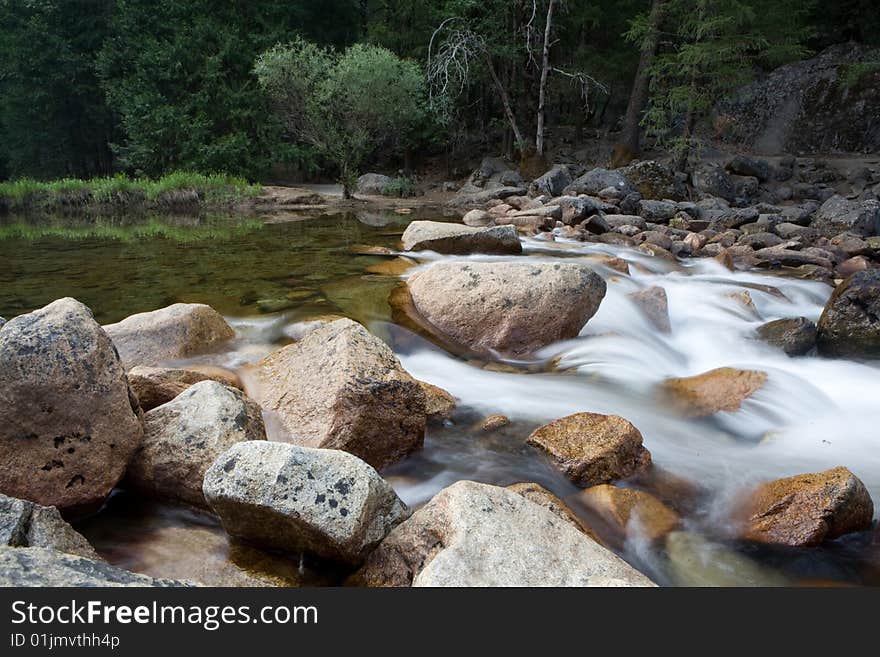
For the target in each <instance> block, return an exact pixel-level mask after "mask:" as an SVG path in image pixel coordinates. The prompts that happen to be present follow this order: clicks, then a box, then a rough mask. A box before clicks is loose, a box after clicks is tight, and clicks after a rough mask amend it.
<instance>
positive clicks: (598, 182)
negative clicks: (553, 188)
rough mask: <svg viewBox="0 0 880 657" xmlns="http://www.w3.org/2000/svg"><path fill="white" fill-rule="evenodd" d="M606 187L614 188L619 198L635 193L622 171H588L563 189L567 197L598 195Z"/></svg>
mask: <svg viewBox="0 0 880 657" xmlns="http://www.w3.org/2000/svg"><path fill="white" fill-rule="evenodd" d="M606 187H614V188H615V189H616V190H617V191H618V192H619V193H620V196H621V197H625V196H626V195H627V194H630V193H632V192H634V191H636V189H635V187H633V185H632V183H630V181H629V180H627V179H626V176H625V175H624V174H623V172H622V171H618V170H610V169H601V168H599V169H593V170H591V171H588V172H587V173H585V174H584V175H582V176H581V177H580V178H577V179H576V180H575V181H574V182H572V183H571V184H570V185H569V186H568V187H566V188H565V193H566V194H569V195H578V194H593V195H598V194H599V192H601V191H602V190H603V189H605V188H606Z"/></svg>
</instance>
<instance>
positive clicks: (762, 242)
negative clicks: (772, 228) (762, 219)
mask: <svg viewBox="0 0 880 657" xmlns="http://www.w3.org/2000/svg"><path fill="white" fill-rule="evenodd" d="M762 227H763V226H762ZM782 242H783V240H782V238H781V237H779V236H778V235H774V234H773V233H767V232H758V233H752V234H746V235H743V236H742V237H740V238H739V239H738V240H737V243H738V244H742V245H743V246H750V247H752V248H753V249H766V248H768V247H771V246H778V245H779V244H782Z"/></svg>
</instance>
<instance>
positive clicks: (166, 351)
mask: <svg viewBox="0 0 880 657" xmlns="http://www.w3.org/2000/svg"><path fill="white" fill-rule="evenodd" d="M104 330H105V331H106V332H107V335H109V336H110V338H111V339H112V340H113V344H115V345H116V349H117V350H119V356H120V358H122V363H123V364H124V365H125V368H126V369H131V368H132V367H135V366H136V365H159V364H161V363H163V362H165V361H171V360H175V359H177V358H183V357H185V356H191V355H194V354H197V353H199V352H202V351H207V350H209V349H211V348H212V347H214V346H216V345H217V344H219V343H222V342H225V341H226V340H229V339H231V338H233V337H235V331H233V330H232V328H231V327H230V326H229V324H227V323H226V320H225V319H223V317H222V316H221V315H220V313H218V312H217V311H216V310H214V309H213V308H211V307H210V306H206V305H204V304H201V303H175V304H174V305H171V306H168V307H166V308H160V309H159V310H154V311H152V312H147V313H138V314H136V315H132V316H130V317H126V318H125V319H123V320H122V321H121V322H117V323H116V324H108V325H107V326H105V327H104Z"/></svg>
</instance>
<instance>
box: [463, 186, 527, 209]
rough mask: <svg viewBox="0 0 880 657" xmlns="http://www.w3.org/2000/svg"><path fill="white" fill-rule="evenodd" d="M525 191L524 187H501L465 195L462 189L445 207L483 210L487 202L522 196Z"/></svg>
mask: <svg viewBox="0 0 880 657" xmlns="http://www.w3.org/2000/svg"><path fill="white" fill-rule="evenodd" d="M527 191H528V190H527V189H526V188H525V187H512V186H503V187H497V188H495V189H487V190H484V191H480V192H476V193H465V192H466V190H465V189H464V188H462V190H461V192H460V193H459V194H458V195H457V196H456V197H455V198H454V199H452V200H451V201H449V202H448V203H447V205H450V206H452V207H457V208H477V209H483V208H484V207H485V206H486V204H487V203H488V202H489V201H494V200H496V199H505V198H507V197H509V196H522V195H523V194H525V193H526V192H527Z"/></svg>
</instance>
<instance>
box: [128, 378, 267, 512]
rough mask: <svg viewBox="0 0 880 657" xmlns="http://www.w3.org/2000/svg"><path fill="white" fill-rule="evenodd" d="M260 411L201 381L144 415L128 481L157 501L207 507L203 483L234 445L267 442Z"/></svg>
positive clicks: (245, 400)
mask: <svg viewBox="0 0 880 657" xmlns="http://www.w3.org/2000/svg"><path fill="white" fill-rule="evenodd" d="M265 438H266V428H265V427H264V426H263V415H262V411H261V410H260V407H259V406H257V404H256V403H255V402H254V401H252V400H251V399H249V398H248V397H246V396H245V394H244V393H243V392H242V391H241V390H238V389H236V388H229V387H227V386H224V385H222V384H220V383H217V382H216V381H202V382H200V383H196V384H195V385H193V386H192V387H190V388H189V389H187V390H185V391H184V392H182V393H181V394H180V395H178V396H177V397H176V398H175V399H173V400H172V401H170V402H168V403H167V404H163V405H162V406H159V407H158V408H155V409H153V410H152V411H149V412H148V413H147V414H146V415H145V416H144V440H143V442H142V443H141V447H140V449H139V450H138V451H137V452H136V453H135V455H134V458H132V460H131V463H130V464H129V466H128V472H127V473H126V483H127V484H129V485H131V486H133V487H135V488H137V489H138V490H140V491H142V492H144V493H146V494H148V495H152V496H155V497H159V498H163V499H169V500H174V501H178V502H184V503H186V504H191V505H193V506H197V507H203V506H205V499H204V497H203V495H202V479H204V477H205V472H206V471H207V470H208V468H209V467H211V464H212V463H213V462H214V460H215V459H216V458H217V457H218V456H219V455H220V454H222V453H223V452H225V451H226V450H227V449H229V448H230V447H232V446H233V445H234V444H236V443H239V442H243V441H248V440H265Z"/></svg>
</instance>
